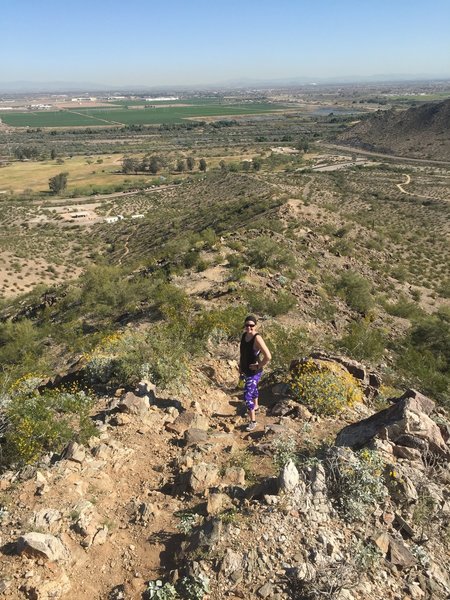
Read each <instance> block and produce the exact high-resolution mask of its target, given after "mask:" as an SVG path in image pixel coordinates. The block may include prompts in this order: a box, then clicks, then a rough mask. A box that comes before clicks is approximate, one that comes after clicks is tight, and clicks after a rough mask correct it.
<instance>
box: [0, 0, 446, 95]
mask: <svg viewBox="0 0 450 600" xmlns="http://www.w3.org/2000/svg"><path fill="white" fill-rule="evenodd" d="M378 74H387V75H389V74H411V75H415V74H425V75H430V76H435V75H437V76H450V0H432V1H428V2H425V1H423V0H308V1H306V0H239V1H237V0H228V1H226V0H221V1H220V2H216V1H214V0H209V1H206V0H166V1H165V0H158V1H154V0H90V1H87V0H77V1H76V2H65V1H64V0H40V1H39V0H14V1H13V0H0V82H9V81H20V80H29V81H36V82H41V81H83V82H93V83H101V84H112V85H128V84H130V85H132V84H143V85H166V84H180V85H185V84H202V83H216V82H226V81H229V80H236V79H241V78H245V79H276V78H286V77H303V76H306V77H314V78H315V77H317V78H321V77H340V76H342V77H343V76H348V75H378Z"/></svg>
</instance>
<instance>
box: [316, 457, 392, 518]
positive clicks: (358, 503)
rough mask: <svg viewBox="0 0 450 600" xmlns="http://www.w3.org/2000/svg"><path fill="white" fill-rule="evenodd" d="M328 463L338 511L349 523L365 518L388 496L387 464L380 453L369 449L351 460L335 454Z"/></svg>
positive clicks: (328, 459) (328, 471) (331, 486)
mask: <svg viewBox="0 0 450 600" xmlns="http://www.w3.org/2000/svg"><path fill="white" fill-rule="evenodd" d="M325 464H326V468H327V473H328V478H329V480H330V483H331V485H330V486H329V487H330V488H331V489H332V492H333V495H334V497H335V498H336V504H337V508H338V510H339V511H340V512H341V514H342V515H343V516H344V517H346V518H348V519H349V520H351V521H355V520H358V519H364V518H365V516H366V514H367V510H368V508H369V507H370V506H371V505H372V506H373V505H375V504H376V503H377V502H382V501H383V500H384V499H385V498H386V497H387V496H388V490H387V488H386V486H385V484H384V478H383V470H384V463H383V461H382V460H381V457H380V455H379V454H378V453H377V452H375V451H373V450H368V449H367V448H366V449H364V450H361V451H359V452H355V453H351V452H350V453H349V457H348V460H343V459H342V457H340V456H339V455H338V454H331V455H330V456H328V458H327V460H326V463H325Z"/></svg>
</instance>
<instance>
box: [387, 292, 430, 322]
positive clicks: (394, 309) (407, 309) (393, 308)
mask: <svg viewBox="0 0 450 600" xmlns="http://www.w3.org/2000/svg"><path fill="white" fill-rule="evenodd" d="M383 308H384V310H385V311H386V312H387V313H389V314H390V315H392V316H393V317H402V318H403V319H416V318H418V317H420V316H421V315H422V314H423V311H422V310H421V309H420V307H419V306H418V305H417V303H416V302H412V301H411V300H408V299H407V298H406V297H405V296H403V295H402V296H400V298H399V299H398V300H397V302H395V303H394V304H391V303H388V302H383Z"/></svg>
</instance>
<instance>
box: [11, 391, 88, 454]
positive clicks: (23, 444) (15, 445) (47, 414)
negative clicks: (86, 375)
mask: <svg viewBox="0 0 450 600" xmlns="http://www.w3.org/2000/svg"><path fill="white" fill-rule="evenodd" d="M93 405H94V400H93V398H92V397H91V396H89V395H87V394H86V393H85V392H83V391H81V390H77V389H70V390H65V389H61V390H57V389H55V390H46V391H45V392H43V393H41V394H39V393H38V392H36V391H33V392H31V393H28V394H27V393H17V394H13V395H12V397H11V401H10V402H9V404H8V405H7V407H6V409H5V410H6V417H7V420H8V423H9V425H8V429H7V432H6V436H5V437H6V443H5V449H6V450H5V455H4V456H3V458H4V460H5V461H6V462H7V463H9V464H11V463H19V464H24V463H31V462H34V461H35V460H37V459H38V458H39V456H40V455H41V454H43V453H44V452H49V451H52V452H60V451H61V450H62V449H63V447H64V446H65V445H66V444H67V443H68V442H69V441H71V440H75V441H78V442H81V443H84V442H86V441H87V440H88V439H89V438H90V437H91V436H92V435H94V433H95V427H94V426H93V424H92V421H91V419H90V417H89V413H90V411H91V409H92V407H93Z"/></svg>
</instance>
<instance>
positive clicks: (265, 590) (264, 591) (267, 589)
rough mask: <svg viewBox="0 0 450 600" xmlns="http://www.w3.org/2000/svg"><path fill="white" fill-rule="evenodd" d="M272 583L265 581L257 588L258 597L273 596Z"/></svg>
mask: <svg viewBox="0 0 450 600" xmlns="http://www.w3.org/2000/svg"><path fill="white" fill-rule="evenodd" d="M273 592H274V590H273V585H272V584H271V583H265V584H264V585H263V586H262V587H260V588H259V590H258V596H259V597H260V598H272V597H273Z"/></svg>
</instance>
